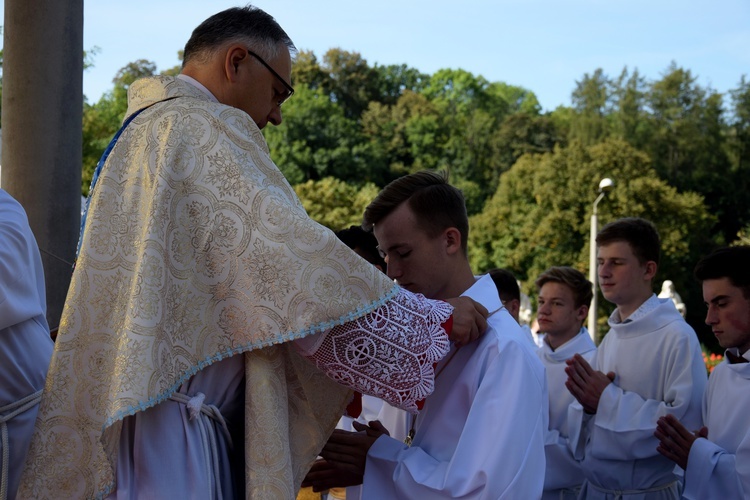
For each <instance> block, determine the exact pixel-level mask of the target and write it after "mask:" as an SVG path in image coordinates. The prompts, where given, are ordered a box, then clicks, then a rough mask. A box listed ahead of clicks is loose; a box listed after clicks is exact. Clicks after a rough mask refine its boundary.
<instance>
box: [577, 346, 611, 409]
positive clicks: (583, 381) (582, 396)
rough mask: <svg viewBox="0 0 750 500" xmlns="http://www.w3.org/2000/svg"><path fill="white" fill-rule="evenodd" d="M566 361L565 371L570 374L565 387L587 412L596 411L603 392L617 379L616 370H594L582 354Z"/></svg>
mask: <svg viewBox="0 0 750 500" xmlns="http://www.w3.org/2000/svg"><path fill="white" fill-rule="evenodd" d="M565 363H567V365H568V366H566V367H565V373H566V374H567V375H568V380H567V381H566V382H565V387H567V388H568V390H569V391H570V393H571V394H572V395H573V397H574V398H576V399H577V400H578V402H579V403H581V406H583V409H584V411H585V412H586V413H592V414H593V413H596V408H597V407H598V406H599V398H601V396H602V392H604V389H605V388H606V387H607V386H608V385H609V384H611V383H612V382H613V381H614V380H615V374H614V372H609V373H607V374H606V375H605V374H604V373H602V372H600V371H596V370H594V369H593V368H591V365H590V364H589V363H588V362H587V361H586V360H585V359H584V358H583V356H581V355H580V354H576V355H575V356H573V357H572V358H570V359H568V360H567V361H565Z"/></svg>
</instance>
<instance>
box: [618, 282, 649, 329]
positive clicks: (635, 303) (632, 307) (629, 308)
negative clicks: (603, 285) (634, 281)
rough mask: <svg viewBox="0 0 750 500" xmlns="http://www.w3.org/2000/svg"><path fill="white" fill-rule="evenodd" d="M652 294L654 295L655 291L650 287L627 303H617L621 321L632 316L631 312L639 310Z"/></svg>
mask: <svg viewBox="0 0 750 500" xmlns="http://www.w3.org/2000/svg"><path fill="white" fill-rule="evenodd" d="M651 295H653V292H652V291H651V289H650V288H649V289H648V290H644V291H643V292H641V293H639V294H638V295H637V296H636V297H634V298H633V299H632V300H629V301H628V302H627V303H622V304H617V312H618V313H619V315H620V321H625V320H626V319H628V317H630V315H631V314H633V313H634V312H635V311H637V310H638V308H639V307H641V306H642V305H643V303H644V302H646V301H647V300H648V299H649V298H651Z"/></svg>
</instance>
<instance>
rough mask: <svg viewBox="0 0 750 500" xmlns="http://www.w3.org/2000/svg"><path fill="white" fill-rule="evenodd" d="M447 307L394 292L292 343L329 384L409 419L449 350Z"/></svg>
mask: <svg viewBox="0 0 750 500" xmlns="http://www.w3.org/2000/svg"><path fill="white" fill-rule="evenodd" d="M452 312H453V308H452V307H451V306H450V304H448V303H446V302H443V301H437V300H429V299H426V298H425V297H424V296H422V295H419V294H413V293H411V292H409V291H407V290H404V289H400V290H399V292H398V295H396V297H394V298H393V299H392V300H390V301H388V302H386V303H385V304H384V305H382V306H381V307H379V308H378V309H376V310H374V311H373V312H371V313H369V314H367V315H365V316H363V317H361V318H359V319H356V320H354V321H350V322H347V323H344V324H343V325H340V326H337V327H335V328H333V329H332V330H330V331H328V332H326V333H324V334H318V335H314V336H310V337H306V338H304V339H301V340H297V341H295V343H294V344H295V347H296V348H297V349H298V350H299V351H300V352H301V353H302V354H303V355H304V356H305V357H307V358H308V359H309V360H311V361H312V362H313V363H314V364H315V365H316V366H317V367H318V368H319V369H321V370H322V371H323V372H325V373H326V374H327V375H328V376H329V377H331V378H332V379H333V380H335V381H337V382H339V383H340V384H342V385H345V386H347V387H350V388H351V389H354V390H355V391H359V392H361V393H363V394H369V395H372V396H377V397H379V398H381V399H383V400H385V401H386V402H388V403H389V404H391V405H393V406H395V407H397V408H401V409H403V410H407V411H410V412H412V413H415V412H416V411H417V406H416V402H417V401H419V400H421V399H424V398H425V397H427V396H428V395H429V394H431V393H432V391H433V389H434V368H433V365H434V363H436V362H437V361H439V360H440V359H442V358H443V357H444V356H445V355H446V354H447V353H448V350H449V349H450V342H449V340H448V335H447V334H446V332H445V330H444V329H443V326H442V325H443V323H445V322H446V321H447V320H448V319H449V318H450V317H451V313H452Z"/></svg>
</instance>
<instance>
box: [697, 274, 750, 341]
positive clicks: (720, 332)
mask: <svg viewBox="0 0 750 500" xmlns="http://www.w3.org/2000/svg"><path fill="white" fill-rule="evenodd" d="M703 300H704V301H705V302H706V305H707V306H708V313H706V324H707V325H709V326H710V327H711V330H713V332H714V335H715V336H716V340H718V341H719V345H721V347H723V348H724V349H728V348H730V347H736V348H738V349H739V351H740V354H743V353H745V352H746V351H747V350H748V349H750V299H746V298H745V296H744V295H743V294H742V289H741V288H738V287H736V286H734V285H732V283H731V282H730V281H729V278H720V279H714V280H705V281H704V282H703Z"/></svg>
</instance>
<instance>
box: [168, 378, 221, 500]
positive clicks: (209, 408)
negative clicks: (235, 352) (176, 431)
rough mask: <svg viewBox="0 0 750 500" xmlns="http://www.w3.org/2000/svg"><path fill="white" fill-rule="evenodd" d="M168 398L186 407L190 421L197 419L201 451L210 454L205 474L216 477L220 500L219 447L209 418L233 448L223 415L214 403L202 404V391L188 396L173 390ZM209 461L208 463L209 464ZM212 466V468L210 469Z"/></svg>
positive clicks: (210, 478)
mask: <svg viewBox="0 0 750 500" xmlns="http://www.w3.org/2000/svg"><path fill="white" fill-rule="evenodd" d="M169 399H171V400H172V401H175V402H177V403H182V404H184V405H185V406H186V407H187V411H188V419H189V420H190V421H193V420H195V421H197V424H198V430H199V432H200V435H201V442H202V444H203V451H204V453H205V454H206V455H208V456H210V461H207V462H206V475H207V476H208V477H209V480H210V481H211V482H212V483H213V482H214V480H215V479H216V485H215V486H216V490H217V492H218V496H217V498H218V499H219V500H221V498H223V496H222V492H221V481H219V480H218V479H217V478H218V475H219V448H218V443H217V441H216V432H214V430H213V428H212V425H211V422H210V421H209V420H208V419H209V418H210V419H212V420H214V421H215V422H217V423H218V424H219V425H220V426H221V430H222V432H223V433H224V436H225V437H226V439H227V442H228V443H229V447H230V448H233V447H234V443H232V436H231V434H230V433H229V427H228V426H227V422H226V420H224V416H223V415H222V414H221V411H219V409H218V408H217V407H216V406H215V405H210V404H209V405H207V404H203V401H204V400H205V399H206V395H205V394H203V393H202V392H199V393H197V394H196V395H195V396H193V397H190V396H188V395H187V394H182V393H180V392H175V393H174V394H172V395H171V396H170V397H169ZM209 462H210V464H209ZM211 466H213V470H211Z"/></svg>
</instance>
